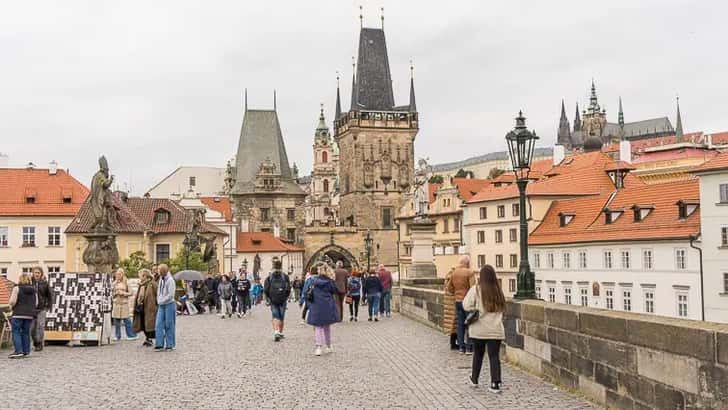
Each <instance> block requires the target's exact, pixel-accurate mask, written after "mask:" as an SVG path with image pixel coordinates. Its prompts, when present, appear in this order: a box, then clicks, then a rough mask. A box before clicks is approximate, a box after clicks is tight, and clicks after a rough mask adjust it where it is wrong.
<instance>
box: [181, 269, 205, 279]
mask: <svg viewBox="0 0 728 410" xmlns="http://www.w3.org/2000/svg"><path fill="white" fill-rule="evenodd" d="M174 279H175V280H203V279H205V277H204V276H203V275H202V272H199V271H196V270H181V271H179V272H177V273H176V274H175V275H174Z"/></svg>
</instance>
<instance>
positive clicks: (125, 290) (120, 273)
mask: <svg viewBox="0 0 728 410" xmlns="http://www.w3.org/2000/svg"><path fill="white" fill-rule="evenodd" d="M130 296H131V292H130V291H129V283H128V281H127V279H126V272H124V269H122V268H119V269H117V270H116V272H114V283H113V284H112V288H111V297H112V306H111V319H112V320H113V322H114V330H115V332H116V334H115V336H116V337H115V340H116V341H117V342H118V341H119V340H121V323H122V322H124V328H125V330H126V338H127V340H137V339H138V338H139V337H138V336H137V335H136V334H135V333H134V330H132V328H131V318H130V316H131V315H129V297H130Z"/></svg>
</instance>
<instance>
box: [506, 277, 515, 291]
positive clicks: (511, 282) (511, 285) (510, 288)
mask: <svg viewBox="0 0 728 410" xmlns="http://www.w3.org/2000/svg"><path fill="white" fill-rule="evenodd" d="M508 291H509V292H515V291H516V280H515V279H508Z"/></svg>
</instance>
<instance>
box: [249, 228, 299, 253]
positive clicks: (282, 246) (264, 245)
mask: <svg viewBox="0 0 728 410" xmlns="http://www.w3.org/2000/svg"><path fill="white" fill-rule="evenodd" d="M235 250H236V251H238V252H303V248H301V247H299V246H294V245H289V244H287V243H285V242H283V241H281V240H280V239H278V238H276V237H275V236H273V234H272V233H270V232H238V237H237V243H236V244H235Z"/></svg>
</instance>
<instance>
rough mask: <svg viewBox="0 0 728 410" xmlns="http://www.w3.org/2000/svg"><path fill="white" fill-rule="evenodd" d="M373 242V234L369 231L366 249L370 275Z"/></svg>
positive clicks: (365, 241) (365, 240)
mask: <svg viewBox="0 0 728 410" xmlns="http://www.w3.org/2000/svg"><path fill="white" fill-rule="evenodd" d="M372 242H373V240H372V233H371V231H369V230H368V229H367V236H365V237H364V249H366V251H367V273H369V268H370V267H371V266H370V265H371V256H372Z"/></svg>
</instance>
